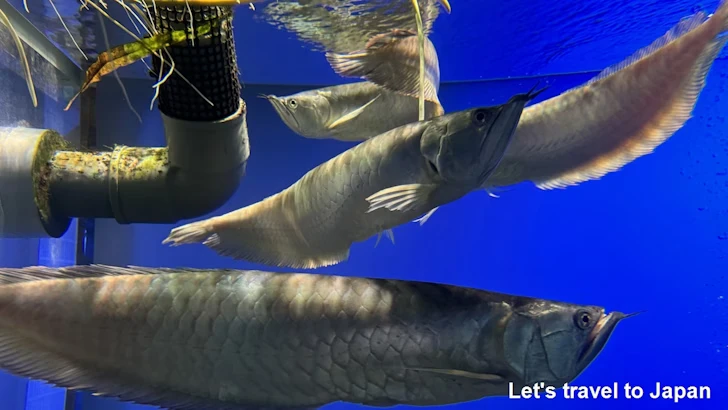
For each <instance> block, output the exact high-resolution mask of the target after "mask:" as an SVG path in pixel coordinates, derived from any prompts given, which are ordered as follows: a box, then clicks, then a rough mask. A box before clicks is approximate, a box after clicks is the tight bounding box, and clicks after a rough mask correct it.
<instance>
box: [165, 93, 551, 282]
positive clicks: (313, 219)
mask: <svg viewBox="0 0 728 410" xmlns="http://www.w3.org/2000/svg"><path fill="white" fill-rule="evenodd" d="M536 95H538V92H537V93H529V94H519V95H516V96H514V97H513V98H511V100H510V101H508V102H507V103H505V104H502V105H498V106H492V107H485V108H476V109H471V110H466V111H460V112H456V113H451V114H448V115H444V116H441V117H436V118H434V119H432V120H429V121H423V122H415V123H412V124H408V125H405V126H402V127H399V128H395V129H393V130H391V131H388V132H386V133H384V134H381V135H379V136H377V137H376V138H372V139H369V140H367V141H365V142H363V143H361V144H359V145H357V146H355V147H353V148H350V149H349V150H347V151H345V152H343V153H341V154H339V155H338V156H336V157H334V158H332V159H330V160H329V161H327V162H324V163H323V164H321V165H319V166H318V167H316V168H314V169H313V170H311V171H309V172H308V173H307V174H306V175H304V176H303V177H302V178H301V179H300V180H298V181H297V182H296V183H294V184H293V185H291V186H290V187H288V188H287V189H285V190H284V191H282V192H280V193H278V194H276V195H273V196H270V197H268V198H266V199H264V200H262V201H260V202H258V203H255V204H253V205H250V206H247V207H245V208H242V209H238V210H236V211H233V212H230V213H227V214H225V215H222V216H217V217H213V218H210V219H206V220H203V221H199V222H194V223H190V224H187V225H183V226H180V227H178V228H175V229H173V230H172V232H171V233H170V234H169V236H168V237H167V238H166V239H165V240H164V241H163V243H171V244H173V246H176V245H182V244H191V243H199V242H202V243H203V244H205V245H206V246H208V247H210V248H211V249H213V250H215V251H216V252H218V253H219V254H221V255H225V256H230V257H233V258H236V259H243V260H247V261H250V262H257V263H263V264H267V265H275V266H287V267H293V268H316V267H320V266H327V265H333V264H336V263H339V262H341V261H343V260H345V259H347V258H348V256H349V247H350V246H351V245H352V244H353V243H354V242H360V241H364V240H366V239H368V238H370V237H371V236H373V235H375V234H379V233H382V232H386V231H387V230H389V229H391V228H393V227H395V226H398V225H401V224H403V223H406V222H409V221H411V220H412V219H414V218H416V217H418V216H421V215H423V214H425V213H427V212H429V211H430V210H431V209H433V208H436V207H438V206H440V205H444V204H446V203H449V202H452V201H454V200H456V199H458V198H460V197H462V196H464V195H466V194H467V193H468V192H470V191H472V190H474V189H478V187H480V186H481V185H482V184H483V183H484V182H485V180H486V179H487V178H488V176H489V175H490V174H491V172H492V171H493V169H495V167H496V166H497V165H498V163H499V162H500V159H501V157H502V155H503V152H504V151H505V149H506V148H507V146H508V143H509V141H510V139H511V136H512V135H513V130H514V129H515V127H516V124H517V123H518V119H519V118H520V116H521V112H522V111H523V107H524V105H526V103H527V102H528V101H530V100H531V99H532V98H534V97H535V96H536Z"/></svg>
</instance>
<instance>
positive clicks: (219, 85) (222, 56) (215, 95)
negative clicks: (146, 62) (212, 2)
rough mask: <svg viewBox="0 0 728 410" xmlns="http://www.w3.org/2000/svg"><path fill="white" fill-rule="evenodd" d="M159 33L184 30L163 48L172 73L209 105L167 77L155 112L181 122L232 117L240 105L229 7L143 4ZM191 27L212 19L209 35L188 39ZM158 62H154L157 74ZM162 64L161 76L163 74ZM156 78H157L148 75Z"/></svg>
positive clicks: (178, 81)
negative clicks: (181, 37)
mask: <svg viewBox="0 0 728 410" xmlns="http://www.w3.org/2000/svg"><path fill="white" fill-rule="evenodd" d="M149 8H150V12H151V13H152V16H153V22H154V25H155V27H156V28H157V30H159V31H160V32H162V33H164V32H169V31H173V30H187V33H188V34H187V41H186V42H184V43H180V44H177V45H174V46H170V47H168V50H169V52H170V54H171V55H172V58H173V59H174V62H175V70H177V71H178V72H179V73H181V74H182V75H184V77H185V78H186V79H187V80H189V82H191V83H192V84H194V86H195V87H196V88H197V89H198V90H199V91H200V93H202V94H203V95H204V96H205V98H207V99H208V100H210V101H211V102H212V103H213V104H214V105H210V104H209V103H208V102H207V101H205V99H204V98H203V97H202V96H200V93H198V92H197V91H195V89H194V88H193V87H191V86H190V85H189V84H188V83H187V82H186V81H185V80H184V79H183V78H182V77H181V76H179V75H176V74H175V75H172V76H170V77H169V78H168V79H167V81H166V82H165V83H164V84H162V86H161V87H160V90H159V110H160V111H162V112H163V113H164V114H166V115H167V116H169V117H172V118H177V119H181V120H187V121H217V120H221V119H223V118H227V117H228V116H230V115H232V114H234V113H235V112H237V111H238V108H239V106H240V80H239V78H238V74H239V72H238V64H237V55H236V53H235V41H234V39H233V26H232V18H233V13H232V8H230V7H207V6H204V7H190V9H191V10H192V14H191V15H190V9H188V8H187V7H186V6H173V7H169V6H168V7H162V6H159V5H157V7H156V11H155V9H154V8H153V7H151V6H149ZM191 19H192V21H193V22H194V24H193V25H192V26H194V27H197V25H199V24H200V23H202V22H208V21H214V20H217V21H218V23H219V24H214V25H213V28H212V33H211V36H207V37H206V38H199V39H192V36H191V34H192V29H191V27H192V26H191V25H190V20H191ZM160 65H161V61H160V59H159V58H156V57H155V58H154V70H155V71H156V72H157V73H159V70H160ZM169 69H170V67H169V65H167V64H165V67H164V73H167V72H169ZM151 74H152V76H153V77H155V78H158V74H156V75H155V74H154V73H151Z"/></svg>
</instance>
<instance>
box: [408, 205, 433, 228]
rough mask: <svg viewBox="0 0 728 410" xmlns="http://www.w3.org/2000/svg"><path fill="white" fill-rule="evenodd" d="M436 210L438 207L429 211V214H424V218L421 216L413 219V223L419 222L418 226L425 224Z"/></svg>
mask: <svg viewBox="0 0 728 410" xmlns="http://www.w3.org/2000/svg"><path fill="white" fill-rule="evenodd" d="M438 208H439V207H437V208H432V209H430V212H428V213H426V214H425V215H424V216H422V217H420V218H417V219H415V220H414V221H413V222H419V224H420V226H422V225H424V224H425V222H427V220H428V219H430V217H431V216H432V214H434V213H435V211H437V209H438Z"/></svg>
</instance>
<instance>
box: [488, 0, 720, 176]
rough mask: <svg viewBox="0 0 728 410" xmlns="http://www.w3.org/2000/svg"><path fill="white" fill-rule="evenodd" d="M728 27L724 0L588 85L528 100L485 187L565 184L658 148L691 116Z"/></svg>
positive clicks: (625, 162)
mask: <svg viewBox="0 0 728 410" xmlns="http://www.w3.org/2000/svg"><path fill="white" fill-rule="evenodd" d="M727 29H728V3H727V2H725V1H723V2H721V4H720V6H719V8H718V10H717V11H716V12H715V14H713V15H711V16H710V17H708V16H706V14H705V13H702V12H700V13H697V14H695V15H693V16H691V17H688V18H684V19H683V20H682V21H680V23H679V24H677V25H676V26H675V27H674V28H673V29H672V30H670V31H669V32H668V33H667V34H665V35H664V36H663V37H661V38H659V39H658V40H656V41H655V42H654V43H653V44H652V45H650V46H648V47H646V48H644V49H642V50H640V51H638V52H637V53H635V54H634V55H633V56H632V57H630V58H629V59H627V60H625V61H623V62H622V63H620V64H618V65H616V66H614V67H610V68H608V69H606V70H605V71H603V72H602V73H601V74H600V75H598V76H597V77H595V78H594V79H592V80H591V81H589V82H588V83H587V84H585V85H584V86H581V87H578V88H575V89H573V90H570V91H568V92H565V93H563V94H561V95H559V96H558V97H555V98H551V99H549V100H546V101H543V102H541V103H539V104H535V105H533V106H531V107H528V108H527V109H525V110H524V112H523V116H522V119H521V122H520V123H519V124H518V128H517V129H516V133H515V135H514V136H513V141H512V143H511V144H510V145H509V147H508V149H507V150H506V153H505V156H504V157H503V161H501V163H500V165H499V166H498V168H497V169H496V170H495V171H494V172H493V174H492V175H491V177H490V178H489V179H488V181H486V184H485V187H493V186H506V185H512V184H516V183H519V182H523V181H532V182H533V183H534V184H536V186H538V187H539V188H541V189H553V188H563V187H567V186H571V185H576V184H579V183H581V182H584V181H589V180H594V179H598V178H600V177H602V176H604V175H606V174H607V173H609V172H613V171H616V170H618V169H620V168H621V167H623V166H624V165H625V164H628V163H630V162H632V161H634V160H635V159H637V158H639V157H641V156H644V155H646V154H649V153H651V152H652V151H653V150H654V149H655V148H656V147H657V146H658V145H660V144H662V143H663V142H665V141H666V140H667V139H668V138H669V137H671V136H672V135H673V134H674V133H675V132H676V131H677V130H679V129H680V128H681V127H682V126H683V125H684V124H685V122H686V121H687V120H688V119H689V118H690V116H691V113H692V110H693V108H694V107H695V104H696V102H697V100H698V96H699V95H700V92H701V91H702V89H703V87H705V79H706V77H707V75H708V72H709V70H710V67H711V66H712V64H713V61H715V58H716V57H717V56H718V53H719V52H720V50H721V49H722V48H723V46H724V45H725V42H726V39H727V37H725V36H720V35H721V34H724V33H725V32H726V30H727ZM719 36H720V37H719Z"/></svg>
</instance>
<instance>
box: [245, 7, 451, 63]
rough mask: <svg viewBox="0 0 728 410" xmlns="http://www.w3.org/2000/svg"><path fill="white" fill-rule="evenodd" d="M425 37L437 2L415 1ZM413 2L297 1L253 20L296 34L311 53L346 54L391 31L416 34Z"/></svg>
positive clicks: (428, 31)
mask: <svg viewBox="0 0 728 410" xmlns="http://www.w3.org/2000/svg"><path fill="white" fill-rule="evenodd" d="M417 1H418V4H419V7H420V10H421V13H422V23H423V29H424V34H425V35H427V34H429V33H430V32H431V31H432V25H433V23H434V22H435V20H436V19H437V17H438V16H439V14H440V7H441V6H440V2H439V0H417ZM412 10H413V7H412V0H299V1H295V0H293V1H291V0H289V1H277V2H272V3H269V4H268V5H266V7H265V10H264V13H263V14H261V15H258V16H256V17H257V18H262V19H264V20H265V21H267V22H268V23H269V24H272V25H273V26H275V27H277V28H279V29H282V30H287V31H289V32H291V33H294V34H296V36H297V37H298V39H299V40H301V41H303V42H306V43H308V44H310V45H311V46H312V48H313V49H314V50H320V51H323V50H327V51H331V52H336V53H347V52H351V51H354V50H359V49H362V48H364V46H365V44H366V42H367V41H368V40H369V39H370V38H371V37H373V36H375V35H377V34H381V33H384V32H387V31H390V30H394V29H403V30H412V31H417V25H416V21H415V15H414V13H413V11H412Z"/></svg>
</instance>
